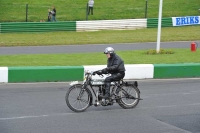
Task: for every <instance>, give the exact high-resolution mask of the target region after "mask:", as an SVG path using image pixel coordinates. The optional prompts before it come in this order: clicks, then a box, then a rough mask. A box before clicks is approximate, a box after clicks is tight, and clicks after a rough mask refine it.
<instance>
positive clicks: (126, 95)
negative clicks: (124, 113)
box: [117, 85, 140, 109]
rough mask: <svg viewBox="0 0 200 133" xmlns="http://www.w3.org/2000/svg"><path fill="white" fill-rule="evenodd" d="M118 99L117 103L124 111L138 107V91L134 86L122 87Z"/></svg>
mask: <svg viewBox="0 0 200 133" xmlns="http://www.w3.org/2000/svg"><path fill="white" fill-rule="evenodd" d="M119 96H120V99H119V100H117V103H118V104H119V105H120V106H121V107H122V108H124V109H130V108H134V107H136V106H137V105H138V103H139V99H140V91H139V89H138V88H137V87H136V86H132V85H131V86H123V89H122V90H121V91H120V92H119Z"/></svg>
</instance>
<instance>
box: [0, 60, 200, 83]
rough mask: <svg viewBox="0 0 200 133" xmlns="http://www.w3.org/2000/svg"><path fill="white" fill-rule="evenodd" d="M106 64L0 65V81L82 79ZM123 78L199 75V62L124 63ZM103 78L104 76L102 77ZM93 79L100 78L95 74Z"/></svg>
mask: <svg viewBox="0 0 200 133" xmlns="http://www.w3.org/2000/svg"><path fill="white" fill-rule="evenodd" d="M105 67H106V65H95V66H43V67H0V82H6V83H7V82H9V83H12V82H57V81H74V80H79V81H82V80H83V77H84V71H85V70H89V71H96V70H100V69H103V68H105ZM125 68H126V76H125V77H124V79H152V78H157V79H158V78H159V79H160V78H193V77H200V63H183V64H132V65H131V64H130V65H129V64H126V65H125ZM104 78H105V77H104ZM94 79H101V78H100V77H99V76H97V75H96V76H95V77H94Z"/></svg>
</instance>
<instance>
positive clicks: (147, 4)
mask: <svg viewBox="0 0 200 133" xmlns="http://www.w3.org/2000/svg"><path fill="white" fill-rule="evenodd" d="M147 5H148V0H146V7H145V18H147Z"/></svg>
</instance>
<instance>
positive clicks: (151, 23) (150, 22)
mask: <svg viewBox="0 0 200 133" xmlns="http://www.w3.org/2000/svg"><path fill="white" fill-rule="evenodd" d="M157 27H158V18H148V19H147V28H157ZM162 27H173V24H172V18H162Z"/></svg>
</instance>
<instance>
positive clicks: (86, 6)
mask: <svg viewBox="0 0 200 133" xmlns="http://www.w3.org/2000/svg"><path fill="white" fill-rule="evenodd" d="M86 20H88V3H87V4H86Z"/></svg>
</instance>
